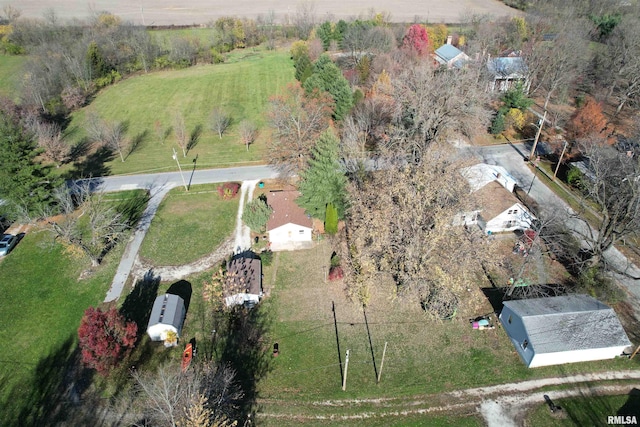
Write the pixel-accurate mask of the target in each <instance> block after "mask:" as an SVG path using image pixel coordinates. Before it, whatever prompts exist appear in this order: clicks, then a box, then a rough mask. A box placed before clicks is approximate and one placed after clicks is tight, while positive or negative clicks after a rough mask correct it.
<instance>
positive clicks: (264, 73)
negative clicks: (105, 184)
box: [61, 49, 294, 177]
mask: <svg viewBox="0 0 640 427" xmlns="http://www.w3.org/2000/svg"><path fill="white" fill-rule="evenodd" d="M293 72H294V68H293V66H292V64H291V60H290V59H289V52H288V51H286V50H280V51H275V52H270V51H266V50H260V49H247V50H244V51H242V52H240V53H236V54H234V55H231V56H230V59H229V62H227V63H223V64H216V65H201V66H196V67H191V68H187V69H183V70H171V71H160V72H154V73H149V74H145V75H140V76H135V77H132V78H129V79H126V80H124V81H121V82H120V83H118V84H116V85H113V86H110V87H108V88H105V89H104V90H103V91H101V92H100V93H99V94H98V95H97V96H96V98H95V99H94V100H93V101H92V102H91V104H90V105H89V106H87V107H85V108H83V109H81V110H79V111H76V112H75V113H74V114H73V115H72V120H71V123H70V125H69V127H68V128H67V135H68V140H69V141H70V142H71V143H78V142H80V141H82V140H83V139H85V138H86V133H85V125H86V120H87V115H88V114H89V113H90V112H92V113H97V114H98V115H99V116H100V117H101V118H103V119H106V120H108V121H114V122H115V121H117V122H124V123H125V124H126V125H127V128H128V130H127V137H128V138H129V139H130V140H137V141H139V145H138V146H137V148H136V150H135V151H133V152H132V153H131V154H130V155H128V156H127V157H126V161H125V162H122V161H121V160H120V158H119V156H117V155H115V156H110V157H106V158H100V157H99V156H96V155H95V154H93V155H91V154H90V156H89V157H90V159H89V160H84V161H80V162H76V163H74V164H72V165H67V167H66V168H65V169H64V171H65V172H66V173H67V174H68V176H69V177H78V176H86V175H88V174H93V175H94V176H95V175H110V174H123V173H135V172H165V171H169V170H171V171H173V170H176V169H177V165H176V162H175V161H174V160H173V158H172V154H173V150H174V149H175V150H176V151H177V153H178V154H177V158H178V160H179V161H180V163H181V166H182V167H183V168H184V169H185V170H190V169H191V168H192V167H194V166H196V165H197V167H199V168H201V167H202V168H207V167H209V168H212V167H222V166H230V165H240V164H251V163H254V162H258V161H261V159H262V155H263V153H264V150H265V145H266V142H267V140H268V136H269V131H268V127H267V126H266V124H265V116H264V113H265V109H266V105H267V102H268V100H269V97H270V96H272V95H274V94H276V93H277V92H278V91H279V90H280V89H281V88H282V87H284V86H285V85H286V84H287V83H288V82H290V81H292V80H293ZM216 107H218V108H221V109H222V110H223V111H225V112H226V113H227V114H229V115H230V116H231V119H232V124H231V126H230V128H229V129H228V130H227V131H226V133H225V134H223V137H222V139H220V138H219V136H218V135H217V134H216V133H214V132H213V131H212V130H210V129H209V125H208V121H209V117H210V114H211V111H212V110H213V109H214V108H216ZM176 113H181V114H182V115H183V117H184V121H185V124H186V130H187V132H188V133H189V134H190V135H195V137H194V138H195V141H196V142H195V144H194V147H193V148H192V149H191V150H190V151H189V152H188V154H187V156H186V157H185V156H183V153H182V150H181V149H180V148H179V147H178V145H177V144H176V140H175V133H174V132H173V131H172V132H171V133H170V134H169V135H168V137H167V138H166V140H165V141H162V140H161V138H160V137H159V136H158V135H159V133H158V131H157V129H158V128H162V129H164V130H165V131H166V130H168V129H169V128H173V127H174V122H175V115H176ZM244 119H247V120H250V121H253V122H254V123H255V124H256V125H257V127H258V136H257V139H256V142H255V143H254V144H252V145H251V146H250V147H249V150H247V148H246V146H245V145H243V144H242V142H241V141H240V138H239V136H238V132H237V129H238V124H239V123H240V122H241V121H242V120H244ZM161 133H162V132H161ZM61 169H62V168H61Z"/></svg>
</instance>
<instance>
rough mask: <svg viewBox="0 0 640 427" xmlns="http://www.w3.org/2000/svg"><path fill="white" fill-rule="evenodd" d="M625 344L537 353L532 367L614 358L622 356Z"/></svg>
mask: <svg viewBox="0 0 640 427" xmlns="http://www.w3.org/2000/svg"><path fill="white" fill-rule="evenodd" d="M624 349H625V346H620V347H608V348H593V349H587V350H574V351H563V352H558V353H546V354H536V355H535V356H534V357H533V359H532V360H531V363H529V367H530V368H537V367H539V366H550V365H561V364H564V363H575V362H589V361H592V360H605V359H613V358H615V357H616V356H620V355H621V354H622V352H623V351H624Z"/></svg>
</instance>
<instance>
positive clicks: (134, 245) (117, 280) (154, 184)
mask: <svg viewBox="0 0 640 427" xmlns="http://www.w3.org/2000/svg"><path fill="white" fill-rule="evenodd" d="M277 176H278V173H277V172H276V171H275V170H274V169H273V168H271V167H269V166H242V167H236V168H226V169H206V170H195V171H187V170H185V171H183V175H182V176H181V174H180V173H179V172H168V173H157V174H144V175H119V176H110V177H100V178H91V179H88V180H85V181H89V182H90V183H91V186H92V187H93V189H94V191H106V192H111V191H124V190H134V189H146V190H149V192H150V194H151V199H150V200H149V203H148V205H147V208H146V209H145V211H144V213H143V215H142V219H141V220H140V223H139V224H138V227H137V228H136V230H135V232H134V233H133V235H132V236H131V239H130V240H129V243H128V244H127V247H126V248H125V251H124V254H123V255H122V259H121V260H120V265H119V266H118V270H117V271H116V274H115V276H114V278H113V282H112V283H111V287H110V288H109V291H108V292H107V296H106V297H105V299H104V302H107V303H108V302H111V301H116V300H117V299H118V298H119V297H120V295H121V294H122V290H123V289H124V285H125V283H126V282H127V279H128V278H129V274H130V273H131V269H132V268H133V264H134V262H135V259H136V256H137V255H138V251H139V250H140V246H141V245H142V240H143V239H144V236H145V234H146V233H147V230H148V229H149V226H150V225H151V220H152V219H153V217H154V215H155V214H156V211H157V210H158V206H160V202H161V201H162V199H164V197H165V196H166V195H167V193H168V192H169V190H171V189H172V188H174V187H177V186H180V185H185V184H186V185H195V184H210V183H215V182H227V181H256V180H260V179H269V178H276V177H277ZM183 179H184V180H183Z"/></svg>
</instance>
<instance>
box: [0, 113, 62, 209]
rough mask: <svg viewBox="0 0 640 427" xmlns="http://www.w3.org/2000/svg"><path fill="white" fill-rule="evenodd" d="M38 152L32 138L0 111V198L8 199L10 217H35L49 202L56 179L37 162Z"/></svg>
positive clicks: (12, 119)
mask: <svg viewBox="0 0 640 427" xmlns="http://www.w3.org/2000/svg"><path fill="white" fill-rule="evenodd" d="M38 154H39V151H38V149H37V145H36V142H35V140H34V138H33V137H32V136H31V135H29V134H27V132H26V131H25V130H24V129H23V128H22V126H20V124H19V123H18V121H17V120H16V119H14V118H12V117H10V116H9V115H7V114H5V113H3V112H0V199H3V200H5V201H6V202H8V206H9V209H10V210H11V211H12V212H10V213H13V214H14V216H16V215H17V214H22V213H27V214H29V215H30V216H37V215H38V213H39V212H41V210H42V209H41V208H42V207H44V206H45V205H47V204H49V203H50V202H51V199H52V193H53V188H54V187H55V185H56V182H54V181H53V180H52V178H51V176H50V169H49V168H47V167H44V166H42V165H41V164H40V163H39V162H38V161H37V159H36V157H37V155H38Z"/></svg>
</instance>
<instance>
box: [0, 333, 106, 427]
mask: <svg viewBox="0 0 640 427" xmlns="http://www.w3.org/2000/svg"><path fill="white" fill-rule="evenodd" d="M92 378H93V372H92V371H91V370H88V369H85V368H84V367H82V365H81V364H80V352H79V351H78V350H77V347H76V340H75V337H74V336H73V335H70V336H69V337H68V338H67V339H66V340H64V341H63V342H62V343H61V344H60V345H59V346H58V347H57V348H55V349H53V350H52V351H51V352H50V353H49V354H48V355H47V356H45V357H43V358H42V359H40V361H39V362H38V363H37V364H36V366H35V368H34V369H33V371H32V375H31V378H29V379H28V380H27V381H26V383H25V382H23V383H20V384H18V385H16V386H14V387H13V389H12V390H9V391H8V393H6V394H5V395H6V396H7V399H6V401H5V402H2V408H3V410H2V414H1V415H0V423H1V424H2V425H58V424H61V423H63V422H64V421H66V420H68V419H71V418H74V419H76V420H78V419H80V418H84V419H85V421H86V422H88V423H90V420H91V418H92V417H94V415H93V414H85V413H86V412H90V411H85V410H84V409H83V405H81V403H82V400H83V394H84V393H85V392H86V391H87V390H88V388H89V386H90V385H91V382H92ZM83 414H84V415H83ZM87 425H88V424H87Z"/></svg>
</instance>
